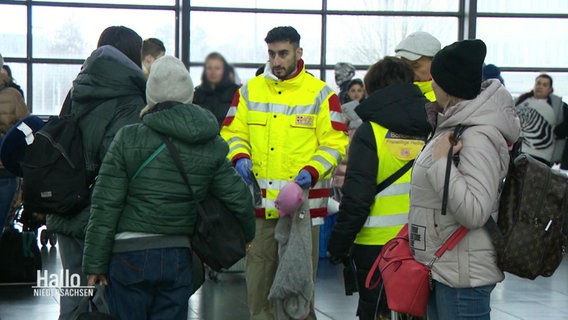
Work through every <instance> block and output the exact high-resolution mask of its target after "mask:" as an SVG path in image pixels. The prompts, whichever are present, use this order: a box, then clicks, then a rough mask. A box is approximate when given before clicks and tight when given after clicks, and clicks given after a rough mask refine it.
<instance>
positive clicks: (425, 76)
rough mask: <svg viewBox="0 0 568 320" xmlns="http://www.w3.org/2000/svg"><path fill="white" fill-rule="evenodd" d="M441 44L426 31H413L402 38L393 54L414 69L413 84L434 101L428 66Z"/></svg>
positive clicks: (434, 96)
mask: <svg viewBox="0 0 568 320" xmlns="http://www.w3.org/2000/svg"><path fill="white" fill-rule="evenodd" d="M441 47H442V45H441V43H440V41H438V39H436V38H435V37H434V36H432V35H431V34H429V33H428V32H423V31H418V32H414V33H412V34H410V35H408V37H406V38H404V40H402V41H401V42H400V43H399V44H398V45H397V46H396V49H395V50H394V52H395V54H396V55H397V56H398V57H400V58H401V59H402V60H404V61H406V62H407V63H408V64H410V66H411V67H412V69H413V70H414V84H415V85H417V86H418V88H420V91H422V93H423V94H424V96H425V97H426V99H428V100H429V101H430V102H434V101H436V95H435V94H434V90H432V75H431V74H430V66H431V65H432V59H433V58H434V55H436V53H437V52H438V51H440V49H441Z"/></svg>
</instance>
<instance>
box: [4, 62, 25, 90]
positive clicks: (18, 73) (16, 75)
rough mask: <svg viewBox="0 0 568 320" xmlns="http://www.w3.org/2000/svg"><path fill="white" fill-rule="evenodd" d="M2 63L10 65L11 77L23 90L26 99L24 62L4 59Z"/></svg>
mask: <svg viewBox="0 0 568 320" xmlns="http://www.w3.org/2000/svg"><path fill="white" fill-rule="evenodd" d="M4 65H7V66H9V67H10V70H12V78H13V79H14V82H15V83H16V84H17V85H19V86H20V87H21V88H22V91H24V99H27V94H28V82H27V81H28V72H27V70H28V69H27V67H26V64H25V63H15V62H6V61H4Z"/></svg>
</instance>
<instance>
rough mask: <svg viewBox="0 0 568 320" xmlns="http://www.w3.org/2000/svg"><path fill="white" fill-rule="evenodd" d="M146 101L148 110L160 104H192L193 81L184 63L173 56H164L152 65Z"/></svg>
mask: <svg viewBox="0 0 568 320" xmlns="http://www.w3.org/2000/svg"><path fill="white" fill-rule="evenodd" d="M146 101H147V102H148V105H147V108H148V109H149V108H152V107H153V106H154V105H156V104H158V103H160V102H166V101H174V102H180V103H183V104H190V103H191V102H192V101H193V81H191V76H190V75H189V71H187V69H186V68H185V65H184V64H183V62H181V61H180V60H179V59H178V58H176V57H173V56H163V57H160V58H158V59H157V60H156V61H155V62H154V63H153V64H152V72H150V76H149V77H148V82H147V84H146Z"/></svg>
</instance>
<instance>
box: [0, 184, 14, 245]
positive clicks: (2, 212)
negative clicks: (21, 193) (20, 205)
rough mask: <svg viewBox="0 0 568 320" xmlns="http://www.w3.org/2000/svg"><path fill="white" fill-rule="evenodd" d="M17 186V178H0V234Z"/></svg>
mask: <svg viewBox="0 0 568 320" xmlns="http://www.w3.org/2000/svg"><path fill="white" fill-rule="evenodd" d="M17 188H18V179H17V178H0V236H1V235H2V231H4V225H5V224H6V218H7V217H8V214H9V213H10V209H11V208H12V201H13V200H14V195H15V194H16V189H17Z"/></svg>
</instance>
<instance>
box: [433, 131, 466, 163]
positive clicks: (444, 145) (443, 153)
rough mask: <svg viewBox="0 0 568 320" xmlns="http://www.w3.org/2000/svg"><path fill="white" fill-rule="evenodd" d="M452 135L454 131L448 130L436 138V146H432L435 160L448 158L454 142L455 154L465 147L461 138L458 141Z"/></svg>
mask: <svg viewBox="0 0 568 320" xmlns="http://www.w3.org/2000/svg"><path fill="white" fill-rule="evenodd" d="M452 136H453V133H452V132H446V133H444V134H443V135H442V136H440V137H439V138H438V139H436V142H435V144H434V147H433V148H432V158H433V159H434V161H436V160H438V159H440V158H446V157H447V156H448V151H449V150H450V147H451V146H452V144H453V145H454V150H453V154H456V153H458V152H459V151H460V150H461V148H462V147H463V143H462V141H461V140H459V141H457V142H456V141H454V139H453V137H452Z"/></svg>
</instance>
